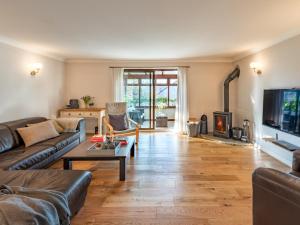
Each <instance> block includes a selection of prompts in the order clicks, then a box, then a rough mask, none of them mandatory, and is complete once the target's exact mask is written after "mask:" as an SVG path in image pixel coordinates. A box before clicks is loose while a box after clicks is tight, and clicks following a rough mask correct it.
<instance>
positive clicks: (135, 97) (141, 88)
mask: <svg viewBox="0 0 300 225" xmlns="http://www.w3.org/2000/svg"><path fill="white" fill-rule="evenodd" d="M124 85H125V101H126V102H127V107H128V114H129V117H130V118H131V119H132V120H134V121H136V122H138V123H139V124H141V128H142V129H154V115H155V108H154V107H153V106H154V105H155V98H154V90H155V89H154V70H150V69H126V70H124Z"/></svg>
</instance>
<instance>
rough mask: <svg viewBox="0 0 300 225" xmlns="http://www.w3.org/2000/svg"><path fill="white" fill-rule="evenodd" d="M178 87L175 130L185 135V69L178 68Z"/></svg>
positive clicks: (186, 101) (186, 103)
mask: <svg viewBox="0 0 300 225" xmlns="http://www.w3.org/2000/svg"><path fill="white" fill-rule="evenodd" d="M177 69H178V87H177V102H176V113H175V130H176V131H177V132H179V133H181V134H185V133H187V127H186V122H187V121H188V120H189V105H188V89H187V87H188V84H187V68H185V67H178V68H177Z"/></svg>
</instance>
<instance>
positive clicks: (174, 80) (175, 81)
mask: <svg viewBox="0 0 300 225" xmlns="http://www.w3.org/2000/svg"><path fill="white" fill-rule="evenodd" d="M177 82H178V80H177V79H170V84H177Z"/></svg>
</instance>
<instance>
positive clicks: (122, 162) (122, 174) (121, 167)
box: [120, 158, 126, 181]
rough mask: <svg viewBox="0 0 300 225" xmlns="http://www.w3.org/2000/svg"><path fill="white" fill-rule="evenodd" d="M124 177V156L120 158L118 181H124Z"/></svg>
mask: <svg viewBox="0 0 300 225" xmlns="http://www.w3.org/2000/svg"><path fill="white" fill-rule="evenodd" d="M125 177H126V160H125V158H122V159H120V181H125Z"/></svg>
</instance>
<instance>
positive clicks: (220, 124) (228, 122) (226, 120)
mask: <svg viewBox="0 0 300 225" xmlns="http://www.w3.org/2000/svg"><path fill="white" fill-rule="evenodd" d="M239 76H240V68H239V67H238V66H237V67H236V68H235V69H234V70H233V71H232V72H231V73H230V74H229V75H228V76H227V78H226V80H225V81H224V112H214V121H213V123H214V131H213V135H214V136H217V137H223V138H231V127H232V113H231V112H229V83H230V82H231V81H233V80H234V79H236V78H238V77H239Z"/></svg>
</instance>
